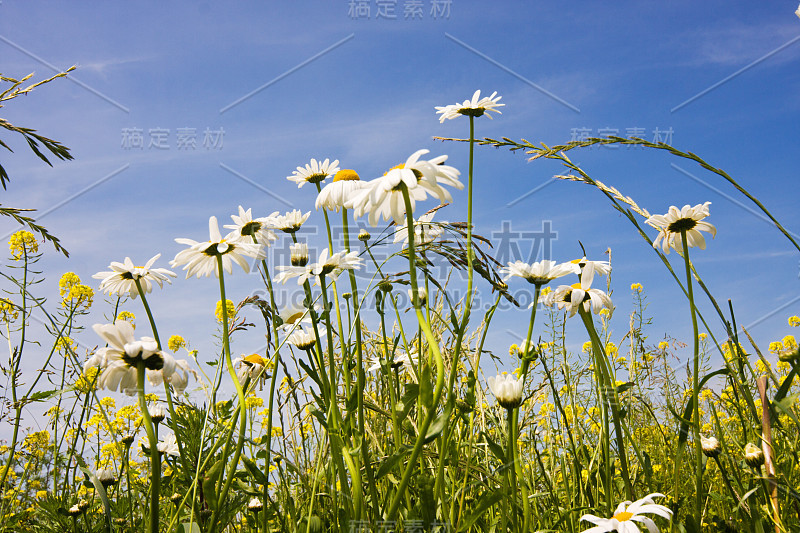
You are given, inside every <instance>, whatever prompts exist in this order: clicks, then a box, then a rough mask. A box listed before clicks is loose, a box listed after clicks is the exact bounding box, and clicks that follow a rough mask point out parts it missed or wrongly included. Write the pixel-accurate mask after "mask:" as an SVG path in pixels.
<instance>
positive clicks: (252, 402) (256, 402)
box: [244, 394, 264, 409]
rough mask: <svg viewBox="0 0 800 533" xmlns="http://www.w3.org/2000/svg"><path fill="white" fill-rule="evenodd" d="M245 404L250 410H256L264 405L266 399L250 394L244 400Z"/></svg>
mask: <svg viewBox="0 0 800 533" xmlns="http://www.w3.org/2000/svg"><path fill="white" fill-rule="evenodd" d="M244 403H245V406H246V407H247V408H248V409H255V408H256V407H261V406H263V405H264V399H263V398H260V397H258V396H256V395H255V394H250V395H248V396H247V397H246V398H245V399H244Z"/></svg>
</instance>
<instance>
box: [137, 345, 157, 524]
mask: <svg viewBox="0 0 800 533" xmlns="http://www.w3.org/2000/svg"><path fill="white" fill-rule="evenodd" d="M144 363H145V362H144V359H142V358H141V357H140V358H139V359H138V360H137V362H136V390H137V391H138V393H139V410H140V411H141V412H142V419H143V422H144V430H145V432H147V440H148V442H149V443H150V474H151V482H150V522H149V525H150V533H158V531H159V527H158V526H159V520H158V516H159V509H158V505H159V499H160V493H161V452H159V451H158V438H157V437H156V433H155V431H154V430H153V420H152V419H151V418H150V411H149V410H148V409H147V400H145V397H144V376H145V366H144Z"/></svg>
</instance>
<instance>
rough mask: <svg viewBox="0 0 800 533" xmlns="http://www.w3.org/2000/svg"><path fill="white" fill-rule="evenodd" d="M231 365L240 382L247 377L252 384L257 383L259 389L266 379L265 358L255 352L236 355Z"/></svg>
mask: <svg viewBox="0 0 800 533" xmlns="http://www.w3.org/2000/svg"><path fill="white" fill-rule="evenodd" d="M233 367H234V369H235V370H236V377H238V378H239V382H240V383H244V382H245V380H247V378H248V377H249V378H250V384H251V385H253V386H256V385H258V388H259V390H261V388H262V387H263V386H264V382H266V380H267V377H268V376H267V372H266V371H265V369H266V367H267V360H266V359H264V358H263V357H261V356H260V355H259V354H257V353H254V354H250V355H247V356H244V355H243V356H241V357H237V358H236V359H234V360H233Z"/></svg>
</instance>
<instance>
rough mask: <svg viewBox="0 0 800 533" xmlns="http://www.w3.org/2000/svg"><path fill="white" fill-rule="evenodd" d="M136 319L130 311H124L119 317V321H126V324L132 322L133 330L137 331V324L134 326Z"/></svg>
mask: <svg viewBox="0 0 800 533" xmlns="http://www.w3.org/2000/svg"><path fill="white" fill-rule="evenodd" d="M135 319H136V315H134V314H133V313H131V312H130V311H123V312H121V313H120V314H118V315H117V320H125V321H126V322H130V324H131V326H133V329H136V324H134V322H133V321H134V320H135Z"/></svg>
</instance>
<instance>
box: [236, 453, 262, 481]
mask: <svg viewBox="0 0 800 533" xmlns="http://www.w3.org/2000/svg"><path fill="white" fill-rule="evenodd" d="M242 460H243V461H244V466H245V468H246V469H247V471H248V472H249V473H250V475H251V476H252V477H253V481H255V482H256V483H257V484H259V485H266V484H267V483H268V481H267V476H266V474H264V472H262V471H261V469H260V468H259V467H258V465H257V464H256V462H255V461H253V460H252V459H250V458H249V457H247V456H244V455H243V456H242Z"/></svg>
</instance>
